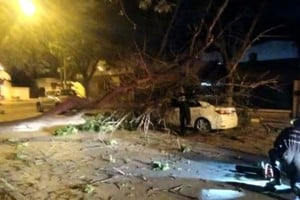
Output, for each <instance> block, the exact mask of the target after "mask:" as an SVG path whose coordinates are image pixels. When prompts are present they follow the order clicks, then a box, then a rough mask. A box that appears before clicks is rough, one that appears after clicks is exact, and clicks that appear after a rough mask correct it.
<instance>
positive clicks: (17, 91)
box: [11, 87, 30, 100]
mask: <svg viewBox="0 0 300 200" xmlns="http://www.w3.org/2000/svg"><path fill="white" fill-rule="evenodd" d="M11 98H12V99H22V100H27V99H30V95H29V88H28V87H11Z"/></svg>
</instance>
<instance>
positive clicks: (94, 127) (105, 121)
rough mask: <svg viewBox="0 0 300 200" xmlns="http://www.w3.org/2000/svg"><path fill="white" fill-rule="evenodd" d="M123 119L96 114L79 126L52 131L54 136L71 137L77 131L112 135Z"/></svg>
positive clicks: (68, 126)
mask: <svg viewBox="0 0 300 200" xmlns="http://www.w3.org/2000/svg"><path fill="white" fill-rule="evenodd" d="M124 119H126V115H125V117H124V116H123V117H120V118H118V117H117V116H115V115H113V114H109V113H108V114H98V115H93V116H87V117H86V122H85V123H84V124H80V125H67V126H64V127H62V128H58V129H56V130H55V131H54V135H56V136H64V135H72V134H76V133H78V131H83V132H90V133H112V132H113V131H115V130H116V129H117V128H119V127H120V126H121V124H122V122H123V121H124ZM114 144H116V141H110V142H107V145H114Z"/></svg>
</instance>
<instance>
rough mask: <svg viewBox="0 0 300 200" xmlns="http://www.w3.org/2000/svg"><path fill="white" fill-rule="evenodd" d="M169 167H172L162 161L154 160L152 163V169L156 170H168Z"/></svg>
mask: <svg viewBox="0 0 300 200" xmlns="http://www.w3.org/2000/svg"><path fill="white" fill-rule="evenodd" d="M169 169H170V167H169V164H168V163H162V162H160V161H153V163H152V170H154V171H166V170H169Z"/></svg>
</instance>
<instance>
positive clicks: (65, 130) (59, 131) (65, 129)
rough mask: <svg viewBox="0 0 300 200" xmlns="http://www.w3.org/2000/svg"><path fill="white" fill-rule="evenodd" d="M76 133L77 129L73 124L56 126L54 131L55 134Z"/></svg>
mask: <svg viewBox="0 0 300 200" xmlns="http://www.w3.org/2000/svg"><path fill="white" fill-rule="evenodd" d="M76 133H78V129H77V127H76V126H74V125H67V126H64V127H62V128H58V129H56V130H55V131H54V135H55V136H65V135H72V134H76Z"/></svg>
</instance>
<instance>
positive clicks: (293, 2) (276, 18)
mask: <svg viewBox="0 0 300 200" xmlns="http://www.w3.org/2000/svg"><path fill="white" fill-rule="evenodd" d="M265 9H266V11H265V13H264V15H263V17H262V21H263V23H265V24H268V25H270V26H271V25H278V24H284V25H285V26H286V27H285V28H283V29H282V30H281V32H280V34H281V35H283V36H286V37H288V38H291V39H295V40H297V42H298V43H300V1H299V0H272V1H269V2H268V4H267V6H266V8H265Z"/></svg>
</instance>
